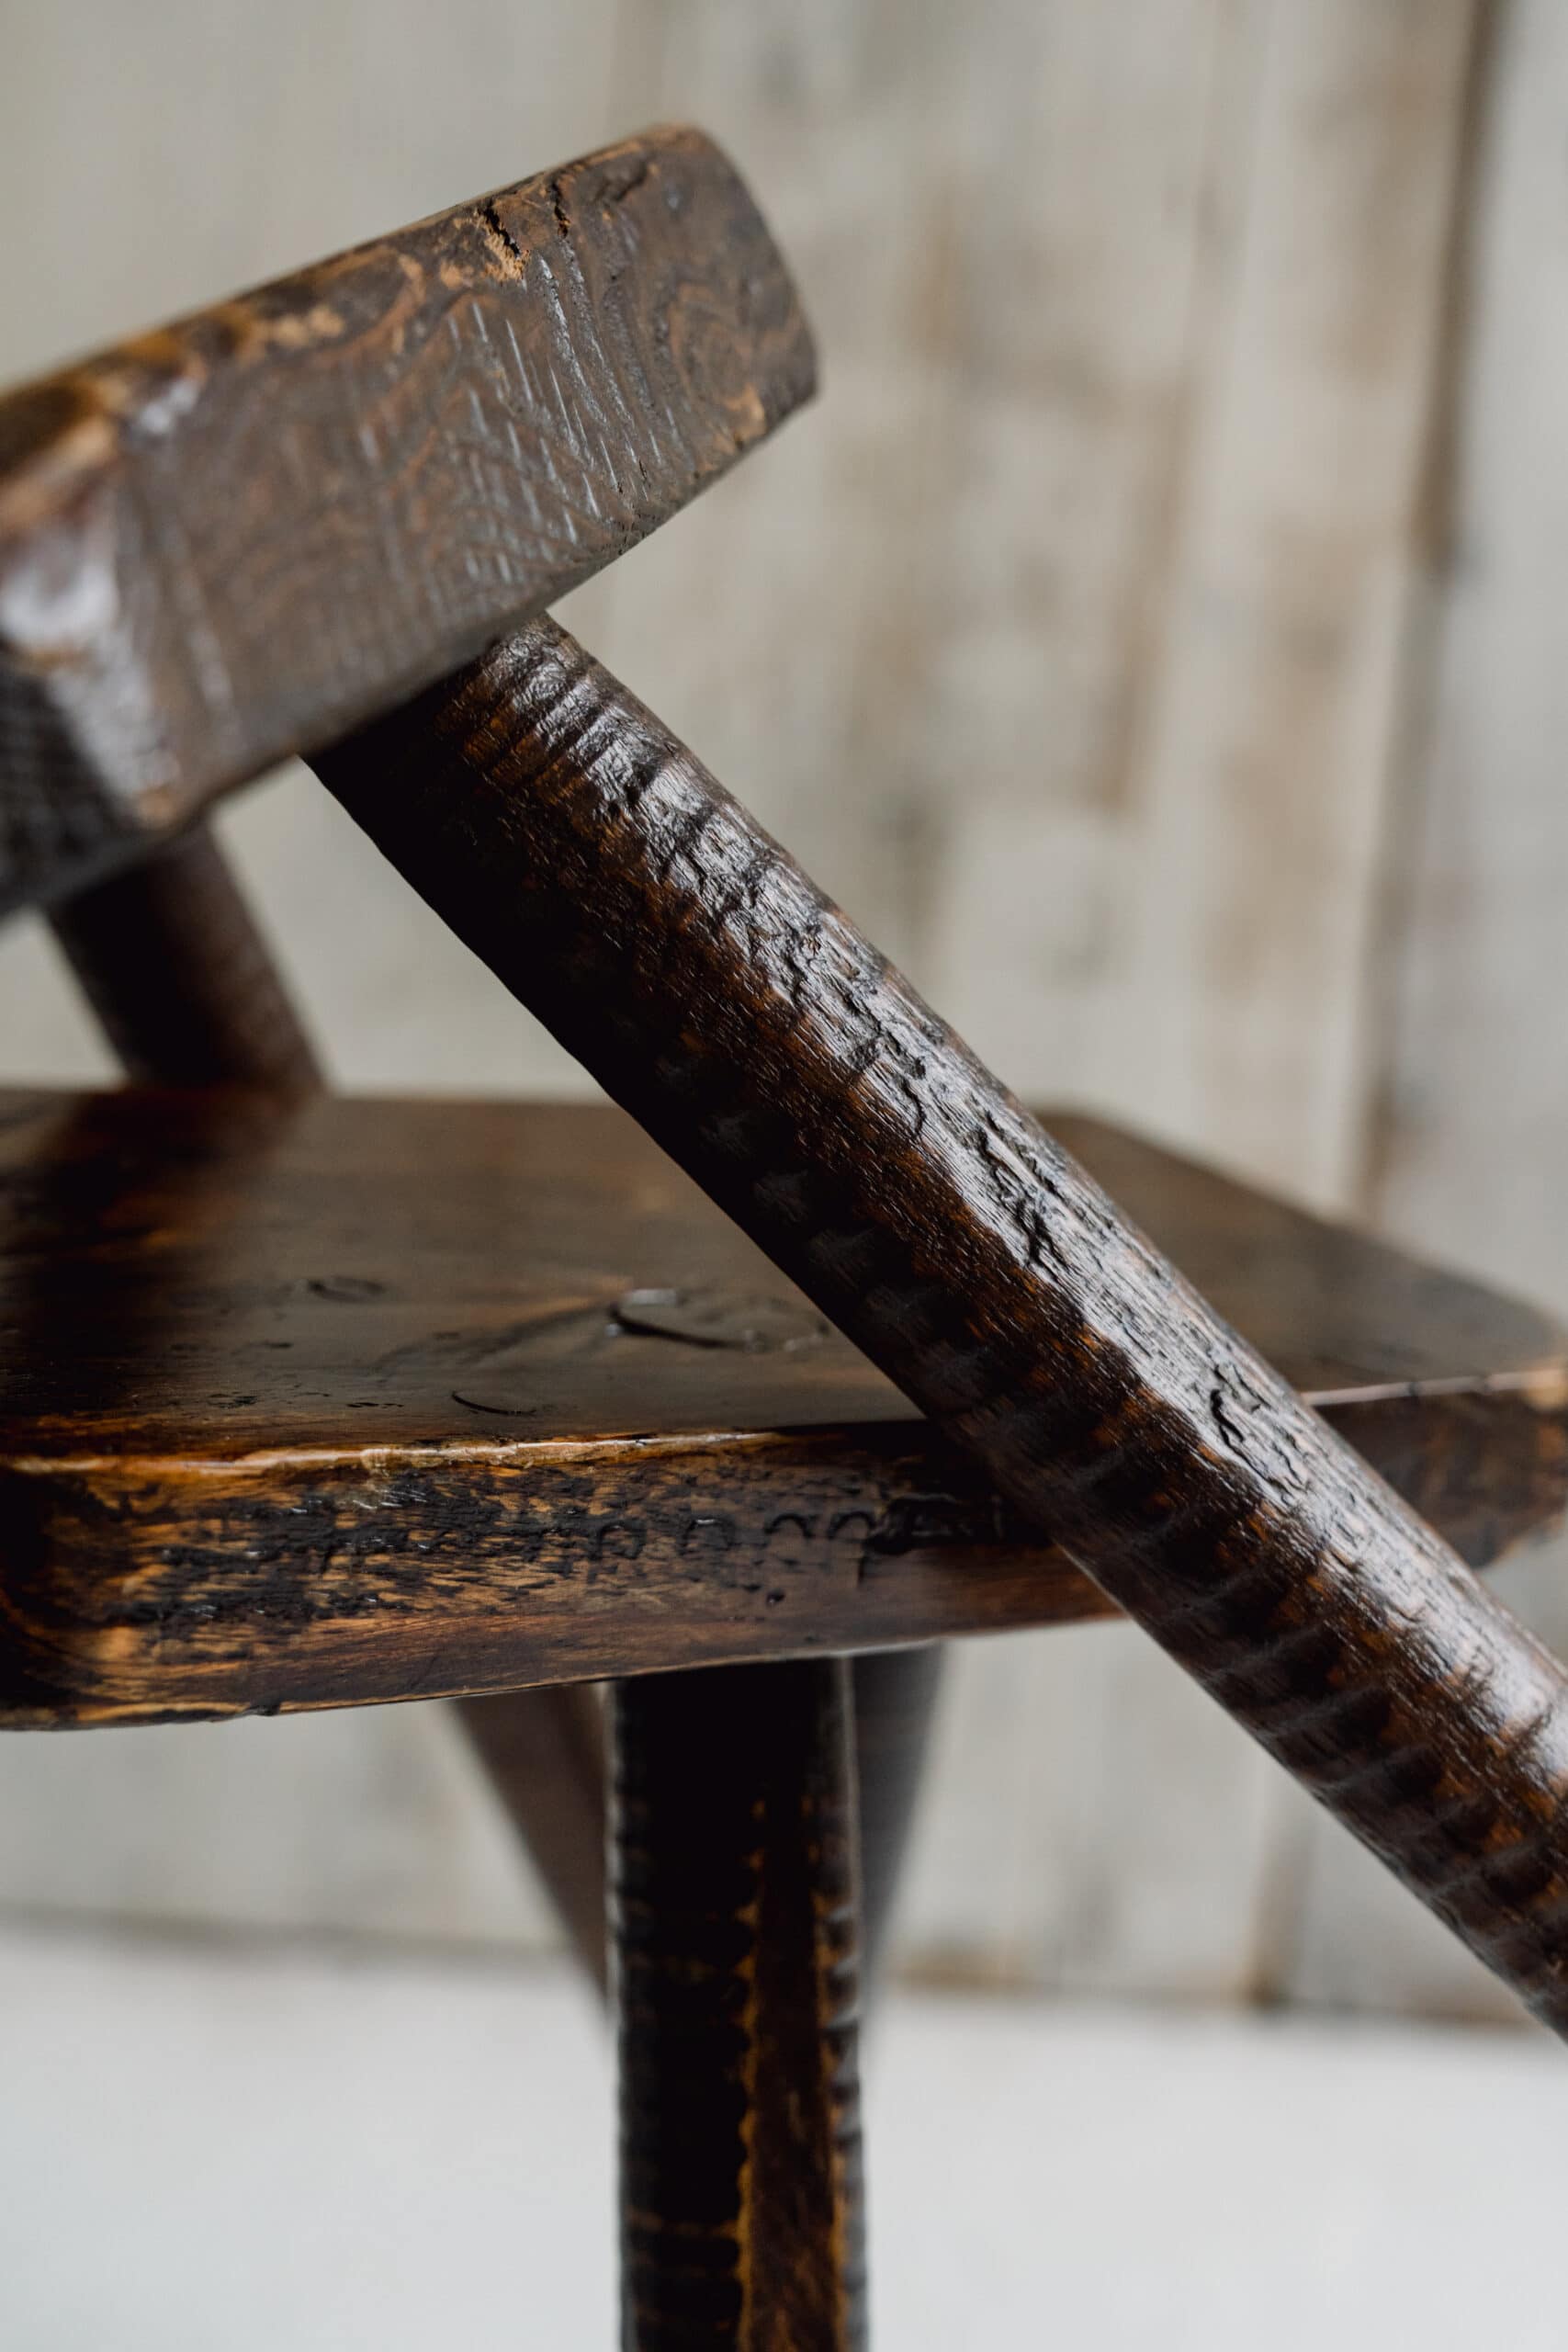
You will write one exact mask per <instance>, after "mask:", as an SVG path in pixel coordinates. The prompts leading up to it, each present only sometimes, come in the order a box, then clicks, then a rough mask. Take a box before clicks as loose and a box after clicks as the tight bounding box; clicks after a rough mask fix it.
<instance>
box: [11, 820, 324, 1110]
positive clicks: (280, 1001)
mask: <svg viewBox="0 0 1568 2352" xmlns="http://www.w3.org/2000/svg"><path fill="white" fill-rule="evenodd" d="M51 924H52V926H53V930H54V935H55V937H56V939H57V940H58V941H59V942H60V944H61V946H62V948H63V949H64V951H65V954H66V956H67V957H68V958H69V960H70V963H71V967H72V969H73V972H74V973H75V975H76V978H77V979H78V980H79V981H80V982H81V984H82V988H83V989H84V991H85V994H86V996H87V999H88V1001H89V1002H90V1003H91V1005H92V1008H93V1010H94V1012H96V1014H97V1016H98V1019H99V1021H100V1022H101V1023H102V1024H103V1028H104V1032H105V1035H107V1038H108V1041H109V1043H110V1045H111V1046H113V1047H114V1049H115V1051H116V1052H117V1053H118V1056H119V1057H120V1060H121V1061H122V1062H123V1063H124V1065H125V1069H126V1074H127V1076H128V1077H130V1078H134V1079H141V1080H145V1081H146V1082H148V1083H149V1084H152V1085H154V1086H226V1085H239V1086H269V1087H275V1088H279V1089H282V1090H284V1091H288V1092H296V1091H298V1092H305V1091H309V1090H310V1088H312V1087H315V1086H319V1085H320V1084H321V1072H320V1071H319V1070H318V1069H317V1068H316V1062H315V1057H314V1055H313V1054H312V1053H311V1050H310V1039H309V1038H308V1037H307V1036H306V1035H305V1032H304V1030H303V1028H302V1027H301V1026H300V1023H299V1016H298V1014H297V1013H296V1012H295V1011H294V1008H293V1006H292V1005H291V1004H290V1002H289V1001H288V993H287V991H286V989H285V988H284V984H283V980H282V978H281V976H280V975H279V973H278V972H277V970H276V967H275V966H274V964H273V961H272V958H271V956H270V955H269V954H268V952H267V948H266V944H265V941H264V940H263V938H262V936H261V933H260V932H259V931H257V929H256V927H255V924H254V922H253V921H252V919H251V913H250V910H249V909H248V907H247V906H246V905H245V902H244V899H243V898H242V896H241V894H240V891H239V888H238V886H237V885H236V883H235V881H234V877H233V876H232V874H231V872H230V870H229V866H228V864H227V862H226V860H225V858H224V856H223V853H222V851H221V850H220V848H219V846H218V843H217V842H216V841H214V839H213V837H212V835H211V834H210V833H209V831H208V830H207V827H206V826H205V825H198V826H197V828H196V830H195V831H193V832H189V833H186V834H184V835H182V836H181V838H180V839H179V840H178V841H175V842H171V843H170V844H169V845H168V846H167V847H165V848H163V849H159V850H155V851H154V852H153V853H152V855H151V856H149V857H147V858H144V859H143V860H142V862H141V865H135V866H132V867H130V870H129V871H128V872H126V873H124V874H116V875H113V876H111V877H110V879H109V880H108V881H107V882H99V883H96V884H95V885H94V887H93V888H91V889H89V890H83V891H80V892H79V893H78V894H77V896H76V897H75V898H73V899H67V900H66V901H65V903H64V904H63V905H62V906H59V907H56V908H55V909H54V910H53V911H52V914H51Z"/></svg>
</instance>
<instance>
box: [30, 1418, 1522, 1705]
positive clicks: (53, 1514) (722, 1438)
mask: <svg viewBox="0 0 1568 2352" xmlns="http://www.w3.org/2000/svg"><path fill="white" fill-rule="evenodd" d="M1455 1411H1463V1412H1465V1413H1473V1412H1476V1411H1479V1412H1481V1413H1483V1414H1484V1415H1485V1417H1486V1419H1487V1424H1488V1428H1487V1450H1488V1453H1489V1454H1490V1453H1495V1447H1496V1443H1497V1440H1498V1423H1499V1417H1500V1416H1502V1415H1506V1417H1507V1420H1508V1423H1509V1425H1510V1426H1509V1429H1508V1430H1507V1431H1506V1438H1507V1443H1508V1446H1509V1449H1510V1451H1509V1456H1508V1458H1509V1460H1510V1461H1511V1463H1512V1464H1514V1472H1513V1476H1511V1478H1510V1481H1509V1484H1508V1487H1507V1488H1506V1493H1505V1495H1504V1496H1503V1498H1501V1499H1499V1498H1497V1497H1495V1496H1494V1495H1493V1494H1492V1493H1491V1492H1490V1491H1489V1490H1485V1489H1483V1492H1482V1493H1481V1494H1480V1495H1479V1496H1477V1495H1476V1494H1474V1493H1473V1491H1472V1487H1471V1486H1470V1484H1469V1483H1468V1482H1467V1480H1466V1477H1465V1475H1464V1470H1463V1463H1464V1460H1465V1459H1466V1458H1472V1457H1473V1455H1474V1453H1475V1452H1476V1450H1477V1449H1476V1447H1475V1445H1474V1442H1473V1439H1472V1435H1471V1433H1469V1432H1467V1431H1466V1430H1462V1429H1461V1430H1460V1431H1459V1433H1458V1436H1459V1440H1460V1441H1461V1442H1459V1443H1458V1444H1457V1446H1456V1443H1455V1442H1454V1439H1453V1433H1452V1432H1451V1431H1450V1430H1448V1429H1447V1428H1446V1426H1445V1425H1446V1423H1447V1422H1448V1420H1449V1419H1450V1415H1451V1414H1452V1413H1453V1412H1455ZM1436 1415H1440V1416H1441V1419H1440V1420H1439V1419H1436V1418H1434V1417H1435V1416H1436ZM1325 1419H1328V1420H1329V1421H1331V1422H1332V1423H1333V1424H1334V1425H1335V1426H1337V1427H1338V1428H1339V1429H1340V1430H1341V1432H1342V1433H1343V1434H1344V1435H1346V1436H1347V1437H1348V1439H1349V1440H1350V1441H1351V1442H1353V1443H1356V1444H1357V1445H1358V1446H1359V1448H1360V1449H1361V1451H1362V1452H1363V1453H1365V1455H1366V1456H1367V1458H1368V1459H1370V1460H1371V1462H1372V1464H1373V1466H1374V1467H1375V1468H1378V1469H1379V1470H1380V1471H1382V1474H1383V1475H1384V1476H1388V1477H1389V1478H1390V1479H1391V1482H1393V1483H1394V1484H1395V1485H1396V1486H1398V1485H1400V1483H1401V1481H1403V1482H1404V1489H1405V1490H1407V1492H1408V1494H1409V1498H1410V1499H1412V1500H1413V1501H1415V1503H1416V1507H1417V1508H1425V1509H1427V1510H1429V1511H1430V1512H1431V1513H1432V1515H1433V1517H1434V1519H1435V1521H1436V1523H1437V1524H1438V1528H1439V1530H1440V1531H1441V1532H1446V1533H1448V1534H1449V1535H1450V1537H1459V1538H1461V1539H1465V1540H1467V1541H1468V1547H1469V1548H1470V1549H1471V1550H1472V1551H1479V1552H1480V1553H1481V1554H1482V1555H1483V1557H1481V1558H1478V1559H1477V1561H1476V1565H1483V1562H1484V1561H1489V1560H1495V1558H1496V1557H1498V1556H1500V1555H1501V1553H1502V1552H1503V1551H1505V1550H1506V1549H1507V1548H1509V1547H1511V1546H1512V1545H1514V1544H1517V1543H1519V1542H1521V1541H1525V1540H1528V1539H1529V1537H1531V1536H1533V1535H1537V1534H1540V1533H1541V1532H1545V1531H1546V1530H1547V1529H1548V1528H1549V1527H1550V1526H1551V1525H1552V1524H1553V1523H1555V1521H1556V1520H1557V1519H1558V1518H1559V1517H1560V1516H1561V1514H1562V1504H1563V1492H1564V1481H1565V1479H1568V1469H1565V1466H1564V1465H1565V1462H1568V1414H1565V1413H1563V1412H1561V1411H1557V1410H1555V1409H1552V1410H1542V1409H1540V1408H1538V1407H1537V1406H1536V1405H1535V1404H1533V1403H1532V1402H1531V1401H1530V1400H1529V1397H1528V1395H1526V1394H1524V1393H1522V1392H1518V1391H1514V1392H1511V1393H1507V1394H1499V1393H1495V1392H1493V1393H1488V1392H1486V1391H1484V1390H1482V1391H1477V1392H1474V1393H1472V1394H1470V1395H1467V1396H1465V1397H1461V1398H1459V1399H1456V1400H1452V1401H1451V1402H1450V1401H1444V1400H1438V1404H1437V1405H1435V1406H1433V1405H1425V1404H1422V1403H1421V1401H1420V1400H1417V1399H1411V1398H1404V1399H1396V1400H1393V1402H1391V1403H1389V1404H1385V1405H1373V1406H1370V1407H1367V1406H1357V1407H1355V1408H1350V1409H1349V1410H1348V1411H1346V1410H1344V1409H1341V1408H1335V1409H1332V1410H1330V1411H1329V1412H1328V1413H1327V1414H1326V1415H1325ZM1456 1454H1457V1457H1458V1460H1459V1465H1460V1466H1459V1468H1458V1469H1457V1471H1456V1469H1455V1466H1454V1464H1455V1459H1456ZM479 1469H482V1470H484V1471H485V1472H487V1473H488V1476H487V1477H486V1478H485V1479H484V1480H483V1481H482V1482H481V1481H479V1480H476V1478H475V1476H474V1473H475V1471H476V1470H479ZM411 1482H412V1485H411ZM714 1529H718V1530H719V1531H720V1532H718V1533H716V1534H715V1533H713V1532H704V1531H712V1530H714ZM523 1550H526V1552H527V1554H528V1558H527V1559H526V1560H525V1559H524V1558H523V1557H522V1556H521V1554H522V1551H523ZM258 1561H259V1566H258ZM0 1569H3V1572H4V1586H3V1589H0V1627H4V1628H5V1630H6V1636H7V1638H6V1645H5V1663H4V1666H3V1667H0V1728H10V1729H45V1728H50V1727H61V1728H64V1727H71V1726H80V1727H86V1726H89V1725H92V1724H133V1723H153V1722H163V1721H168V1720H171V1719H175V1718H186V1717H202V1716H216V1715H231V1714H243V1713H280V1712H282V1713H292V1712H295V1711H303V1710H311V1709H316V1708H322V1707H335V1706H345V1705H359V1704H380V1703H387V1702H398V1701H402V1700H408V1699H423V1698H436V1697H456V1696H460V1695H465V1694H478V1693H483V1692H486V1691H502V1690H509V1689H519V1688H525V1687H532V1686H537V1685H542V1684H548V1683H553V1682H566V1681H577V1680H598V1679H609V1678H611V1677H613V1676H617V1675H627V1674H635V1673H645V1672H655V1671H660V1670H661V1669H663V1668H671V1667H677V1666H680V1665H682V1664H695V1663H705V1664H715V1665H716V1664H739V1663H746V1662H755V1661H759V1660H761V1659H765V1658H769V1657H799V1656H803V1655H810V1654H812V1653H814V1652H818V1651H821V1650H824V1649H831V1650H841V1651H851V1652H852V1651H857V1650H869V1649H877V1648H884V1647H899V1646H904V1645H912V1644H916V1643H920V1642H927V1641H940V1640H950V1639H954V1638H959V1637H963V1636H966V1635H970V1634H982V1633H987V1632H1002V1631H1018V1630H1022V1629H1024V1628H1026V1627H1032V1626H1043V1625H1051V1624H1070V1623H1082V1622H1085V1621H1087V1620H1089V1619H1093V1618H1104V1617H1113V1616H1115V1615H1117V1614H1118V1613H1119V1612H1118V1611H1117V1610H1116V1608H1115V1606H1114V1604H1113V1603H1112V1602H1111V1601H1110V1600H1108V1599H1107V1598H1106V1596H1105V1595H1104V1594H1103V1593H1102V1592H1101V1591H1100V1589H1099V1588H1098V1587H1097V1586H1096V1585H1095V1584H1093V1583H1092V1582H1091V1580H1090V1579H1089V1577H1087V1576H1085V1575H1084V1574H1083V1573H1082V1571H1081V1570H1079V1569H1078V1568H1077V1567H1076V1566H1074V1565H1073V1564H1072V1562H1071V1561H1070V1560H1069V1559H1068V1558H1067V1556H1066V1554H1065V1553H1064V1552H1062V1551H1060V1550H1058V1549H1057V1548H1056V1547H1055V1546H1053V1545H1051V1544H1048V1543H1044V1542H1042V1541H1040V1540H1039V1539H1037V1538H1035V1537H1033V1536H1032V1534H1031V1533H1030V1532H1029V1531H1028V1530H1027V1529H1026V1528H1024V1527H1023V1526H1022V1524H1021V1522H1020V1521H1018V1520H1017V1518H1016V1516H1015V1515H1014V1514H1012V1513H1011V1512H1010V1511H1008V1510H1006V1509H1005V1507H1004V1506H1002V1505H1001V1504H1000V1502H999V1501H998V1498H996V1497H995V1496H994V1495H992V1494H991V1493H990V1492H989V1491H988V1490H987V1488H986V1487H984V1484H983V1482H981V1481H980V1480H979V1479H978V1478H977V1477H976V1476H974V1475H973V1474H970V1473H967V1472H966V1470H965V1468H964V1466H963V1465H961V1464H959V1462H958V1461H957V1459H956V1458H955V1457H954V1456H953V1453H952V1452H951V1450H950V1449H948V1448H946V1447H944V1445H943V1444H942V1441H941V1440H940V1439H939V1438H938V1437H937V1435H936V1433H935V1432H934V1431H928V1430H926V1429H925V1428H924V1425H922V1424H921V1423H919V1422H918V1421H917V1422H888V1423H885V1424H867V1425H865V1426H863V1427H859V1428H856V1429H854V1430H852V1431H851V1430H845V1429H844V1428H843V1427H842V1426H840V1427H835V1428H832V1429H825V1430H787V1431H773V1432H757V1431H746V1432H721V1431H716V1432H711V1433H709V1434H707V1435H705V1436H700V1437H694V1438H693V1437H684V1436H680V1437H657V1438H644V1439H631V1440H626V1439H612V1440H594V1441H583V1442H564V1441H559V1440H552V1441H542V1442H540V1441H536V1442H529V1441H527V1440H526V1439H487V1440H473V1441H468V1442H457V1443H452V1444H448V1445H434V1446H429V1445H426V1446H418V1445H414V1446H401V1447H399V1446H382V1447H373V1448H363V1449H339V1448H313V1449H312V1448H300V1449H298V1450H292V1451H279V1450H271V1451H268V1452H265V1453H254V1454H251V1455H245V1456H241V1457H239V1458H238V1459H236V1460H233V1461H222V1460H219V1459H216V1458H211V1457H196V1458H175V1457H164V1456H158V1455H152V1456H129V1457H127V1456H113V1455H82V1456H76V1457H61V1458H58V1459H54V1460H50V1459H48V1458H45V1457H31V1458H28V1457H17V1458H15V1459H13V1461H12V1462H11V1463H10V1464H6V1465H3V1466H0ZM225 1624H226V1625H227V1627H228V1629H229V1630H228V1633H227V1634H226V1635H224V1636H223V1637H222V1638H220V1637H219V1634H217V1633H215V1628H216V1627H221V1626H223V1625H225Z"/></svg>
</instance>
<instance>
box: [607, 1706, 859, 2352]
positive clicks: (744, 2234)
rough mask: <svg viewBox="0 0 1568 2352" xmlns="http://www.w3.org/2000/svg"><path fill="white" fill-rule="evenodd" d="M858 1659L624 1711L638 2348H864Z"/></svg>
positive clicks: (615, 1856)
mask: <svg viewBox="0 0 1568 2352" xmlns="http://www.w3.org/2000/svg"><path fill="white" fill-rule="evenodd" d="M612 1716H613V1736H612V1758H613V1771H612V1805H611V1838H610V1852H611V1871H612V1881H611V1922H612V1953H613V1962H612V1975H613V1984H614V1988H615V2004H616V2014H617V2019H618V2025H619V2047H620V2081H621V2089H620V2102H621V2255H622V2264H623V2273H622V2276H623V2289H622V2294H623V2303H622V2308H623V2314H624V2319H623V2339H622V2340H623V2345H624V2347H625V2352H686V2347H693V2352H694V2347H696V2346H702V2347H704V2352H858V2348H859V2347H863V2345H864V2340H865V2337H864V2327H865V2321H864V2311H865V2284H864V2254H863V2218H862V2202H861V2148H860V2098H859V2080H858V2065H857V2050H856V1903H855V1881H856V1851H855V1849H856V1828H855V1799H854V1766H853V1756H852V1701H851V1696H850V1679H849V1672H848V1668H847V1667H846V1666H845V1665H844V1663H843V1662H842V1661H841V1660H831V1659H823V1660H816V1659H814V1660H810V1661H807V1662H805V1663H799V1664H795V1663H791V1664H787V1665H782V1666H752V1667H734V1668H716V1669H712V1670H709V1671H706V1672H699V1673H681V1674H668V1675H656V1676H651V1677H649V1678H647V1679H642V1680H638V1681H636V1682H627V1683H622V1684H620V1685H619V1686H618V1687H617V1689H616V1691H615V1696H614V1700H613V1702H612Z"/></svg>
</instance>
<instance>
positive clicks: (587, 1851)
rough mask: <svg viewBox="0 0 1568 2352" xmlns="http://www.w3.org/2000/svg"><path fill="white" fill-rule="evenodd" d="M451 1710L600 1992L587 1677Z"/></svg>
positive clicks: (598, 1843) (592, 1701) (599, 1865)
mask: <svg viewBox="0 0 1568 2352" xmlns="http://www.w3.org/2000/svg"><path fill="white" fill-rule="evenodd" d="M457 1713H458V1714H459V1715H460V1716H461V1717H462V1721H463V1729H464V1730H465V1731H466V1732H467V1733H468V1737H469V1739H470V1740H471V1741H472V1743H473V1745H474V1747H475V1748H476V1749H477V1751H478V1753H479V1761H480V1762H481V1763H482V1764H483V1766H484V1768H485V1770H486V1772H487V1773H488V1775H489V1777H490V1782H491V1787H492V1788H493V1789H494V1791H495V1792H496V1795H497V1796H498V1797H499V1798H500V1799H501V1802H502V1804H503V1805H504V1806H505V1808H506V1811H507V1813H508V1815H510V1817H511V1820H512V1823H513V1827H514V1828H515V1829H516V1830H517V1832H518V1834H519V1836H520V1837H521V1838H522V1840H523V1843H524V1845H525V1848H526V1849H527V1853H528V1859H529V1860H530V1861H531V1862H532V1863H533V1865H534V1868H535V1869H536V1871H538V1873H539V1876H540V1878H541V1879H542V1880H543V1882H544V1883H545V1887H546V1889H547V1893H548V1894H549V1896H550V1899H551V1901H552V1902H553V1904H554V1905H555V1907H556V1910H557V1913H558V1915H559V1917H560V1921H561V1924H562V1926H563V1927H564V1928H566V1930H567V1932H568V1933H569V1935H570V1938H571V1940H572V1943H573V1946H574V1947H575V1950H576V1952H577V1957H578V1959H579V1961H580V1962H581V1965H582V1967H583V1969H584V1971H585V1972H586V1973H587V1974H588V1975H589V1976H591V1977H592V1980H593V1982H594V1984H595V1985H598V1987H599V1990H600V1991H601V1992H604V1989H605V1977H606V1969H605V1956H604V1714H603V1712H602V1710H601V1708H600V1705H599V1698H598V1692H597V1691H596V1689H595V1686H594V1685H593V1684H592V1683H591V1682H563V1683H559V1684H556V1685H553V1686H548V1687H547V1688H545V1689H544V1690H540V1691H503V1692H502V1693H501V1694H500V1695H499V1696H498V1697H495V1698H485V1699H459V1700H458V1702H457Z"/></svg>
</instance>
